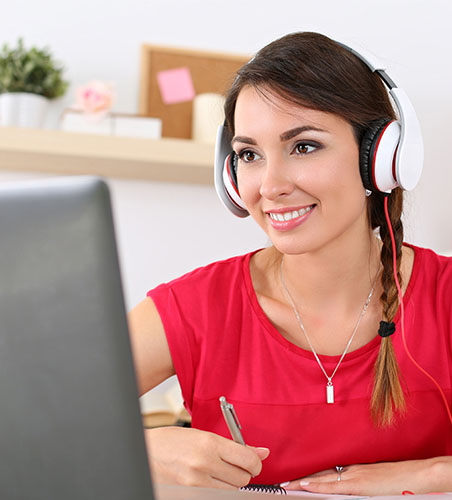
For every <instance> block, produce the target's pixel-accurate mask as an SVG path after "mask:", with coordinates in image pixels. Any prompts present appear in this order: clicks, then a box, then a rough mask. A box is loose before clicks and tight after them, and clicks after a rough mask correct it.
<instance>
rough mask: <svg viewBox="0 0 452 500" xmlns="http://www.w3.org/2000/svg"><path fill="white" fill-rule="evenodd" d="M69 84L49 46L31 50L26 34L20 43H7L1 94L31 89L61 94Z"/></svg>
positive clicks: (0, 68) (1, 60) (0, 60)
mask: <svg viewBox="0 0 452 500" xmlns="http://www.w3.org/2000/svg"><path fill="white" fill-rule="evenodd" d="M67 87H68V82H66V81H65V80H63V67H62V66H61V65H60V64H59V63H57V62H56V61H55V60H54V59H53V57H52V55H51V53H50V52H49V50H48V49H46V48H45V49H37V48H36V47H32V48H31V49H29V50H27V49H25V47H24V43H23V40H22V38H19V40H18V43H17V47H16V48H10V47H9V46H8V45H7V44H4V45H3V47H2V50H1V52H0V94H1V93H5V92H29V93H32V94H38V95H42V96H44V97H47V98H49V99H54V98H56V97H61V96H62V95H63V94H64V93H65V92H66V89H67Z"/></svg>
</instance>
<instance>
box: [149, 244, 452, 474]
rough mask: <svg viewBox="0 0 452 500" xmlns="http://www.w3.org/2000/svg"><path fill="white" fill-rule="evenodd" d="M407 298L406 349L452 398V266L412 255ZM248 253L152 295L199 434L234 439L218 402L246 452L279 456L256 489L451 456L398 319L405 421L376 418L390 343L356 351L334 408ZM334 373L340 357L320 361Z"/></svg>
mask: <svg viewBox="0 0 452 500" xmlns="http://www.w3.org/2000/svg"><path fill="white" fill-rule="evenodd" d="M413 248H414V250H415V259H414V267H413V272H412V276H411V279H410V282H409V285H408V288H407V290H406V293H405V296H404V305H405V332H406V339H407V344H408V348H409V349H410V351H411V354H412V355H413V356H414V358H415V359H416V360H417V362H418V363H420V364H421V366H422V367H423V368H424V369H426V370H427V371H428V372H429V373H430V374H431V375H432V376H434V377H435V379H436V380H437V381H438V382H439V384H440V385H441V387H442V388H443V390H444V391H445V394H446V397H447V400H448V402H449V405H450V404H451V398H452V390H451V385H452V349H451V339H452V258H447V257H441V256H438V255H436V254H435V253H434V252H432V251H431V250H427V249H423V248H418V247H413ZM251 255H252V253H251V254H247V255H244V256H240V257H234V258H231V259H228V260H225V261H221V262H216V263H213V264H210V265H208V266H206V267H203V268H200V269H196V270H195V271H193V272H190V273H188V274H186V275H185V276H182V277H181V278H178V279H176V280H174V281H172V282H170V283H168V284H163V285H160V286H158V287H157V288H156V289H154V290H151V291H150V292H148V295H149V296H150V297H151V298H152V299H153V300H154V302H155V304H156V307H157V309H158V311H159V314H160V317H161V319H162V322H163V325H164V328H165V332H166V336H167V339H168V344H169V347H170V351H171V357H172V360H173V363H174V366H175V369H176V373H177V377H178V379H179V382H180V385H181V388H182V394H183V397H184V400H185V404H186V407H187V409H188V410H189V411H190V413H191V414H192V426H193V427H196V428H198V429H204V430H207V431H211V432H215V433H217V434H220V435H222V436H225V437H230V434H229V432H228V429H227V427H226V424H225V422H224V420H223V417H222V413H221V410H220V404H219V397H220V396H225V397H226V399H227V400H228V401H229V402H231V403H233V404H234V407H235V409H236V412H237V415H238V418H239V420H240V423H241V424H242V427H243V429H242V433H243V437H244V439H245V442H246V443H247V444H250V445H253V446H266V447H268V448H270V451H271V452H270V456H269V457H268V458H267V459H266V460H265V461H264V462H263V469H262V472H261V474H260V475H259V476H257V477H256V478H254V479H253V482H256V483H280V482H284V481H288V480H291V479H297V478H299V477H303V476H306V475H308V474H311V473H314V472H318V471H321V470H325V469H328V468H331V467H334V466H335V465H344V466H345V465H349V464H357V463H373V462H385V461H399V460H409V459H422V458H429V457H433V456H442V455H452V426H451V425H450V423H449V420H448V418H447V413H446V410H445V407H444V404H443V402H442V400H441V396H440V393H439V391H438V390H437V389H436V388H435V387H434V385H433V383H432V382H431V381H430V380H429V379H428V378H427V377H426V376H425V375H424V374H422V373H421V372H420V371H419V370H418V368H416V367H415V366H414V365H413V364H412V362H411V361H410V360H409V359H408V357H407V355H406V352H405V350H404V347H403V344H402V336H401V329H400V326H399V312H398V313H397V316H396V318H395V323H396V327H397V330H396V333H395V334H394V335H393V337H392V339H393V344H394V348H395V351H396V355H397V359H398V362H399V366H400V369H401V373H402V376H403V379H404V380H405V383H406V390H405V396H406V402H407V409H408V411H407V413H406V415H405V417H403V418H399V419H398V420H397V422H396V424H395V425H394V426H392V427H390V428H384V429H381V428H377V427H376V426H375V425H374V423H373V421H372V419H371V416H370V411H369V401H370V395H371V392H372V383H373V366H374V363H375V360H376V357H377V353H378V349H379V346H380V341H381V338H380V337H379V336H378V335H376V337H375V338H374V339H373V340H371V341H370V342H369V343H368V344H366V345H365V346H363V347H361V348H359V349H357V350H355V351H352V352H350V353H348V354H347V355H346V356H345V358H344V359H343V361H342V364H341V365H340V367H339V369H338V371H337V373H336V375H335V376H334V379H333V382H334V389H335V402H334V404H327V403H326V395H325V394H326V391H325V386H326V379H325V376H324V374H323V373H322V371H321V370H320V367H319V365H318V364H317V361H316V360H315V358H314V355H313V354H312V353H311V352H309V351H306V350H304V349H301V348H300V347H297V346H295V345H294V344H292V343H290V342H289V341H288V340H286V339H285V338H284V337H283V336H282V335H281V334H280V333H279V332H278V330H276V328H275V327H274V326H273V325H272V324H271V322H270V321H269V319H268V318H267V316H266V315H265V313H264V312H263V310H262V309H261V307H260V305H259V303H258V300H257V297H256V294H255V292H254V289H253V286H252V281H251V275H250V271H249V262H250V258H251ZM319 357H320V359H321V361H322V364H323V366H324V367H325V370H326V371H327V373H332V372H333V370H334V368H335V366H336V364H337V362H338V361H339V359H340V356H319Z"/></svg>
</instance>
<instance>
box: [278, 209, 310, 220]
mask: <svg viewBox="0 0 452 500" xmlns="http://www.w3.org/2000/svg"><path fill="white" fill-rule="evenodd" d="M313 208H314V207H306V208H301V209H300V210H293V211H292V212H286V213H284V214H282V213H274V212H270V214H269V215H270V218H271V219H273V220H277V221H280V222H284V221H288V220H292V219H296V218H297V217H301V216H302V215H305V214H306V213H308V212H309V211H310V210H312V209H313Z"/></svg>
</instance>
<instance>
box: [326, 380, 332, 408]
mask: <svg viewBox="0 0 452 500" xmlns="http://www.w3.org/2000/svg"><path fill="white" fill-rule="evenodd" d="M326 402H327V403H328V404H332V403H334V387H333V384H328V385H327V386H326Z"/></svg>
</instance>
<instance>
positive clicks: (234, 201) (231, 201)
mask: <svg viewBox="0 0 452 500" xmlns="http://www.w3.org/2000/svg"><path fill="white" fill-rule="evenodd" d="M231 152H232V148H231V137H230V134H229V131H228V129H227V128H226V127H225V126H224V125H220V126H219V127H218V133H217V142H216V144H215V175H214V180H215V189H216V191H217V194H218V197H219V198H220V200H221V202H222V203H223V205H224V206H225V207H226V208H227V209H228V210H229V211H230V212H232V213H233V214H234V215H236V216H237V217H247V216H248V215H249V213H248V210H246V208H245V205H244V204H243V202H242V200H241V198H240V195H239V193H238V191H237V189H236V188H235V186H234V185H233V182H232V179H231V178H230V172H229V168H230V167H229V165H228V162H229V160H230V156H231Z"/></svg>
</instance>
